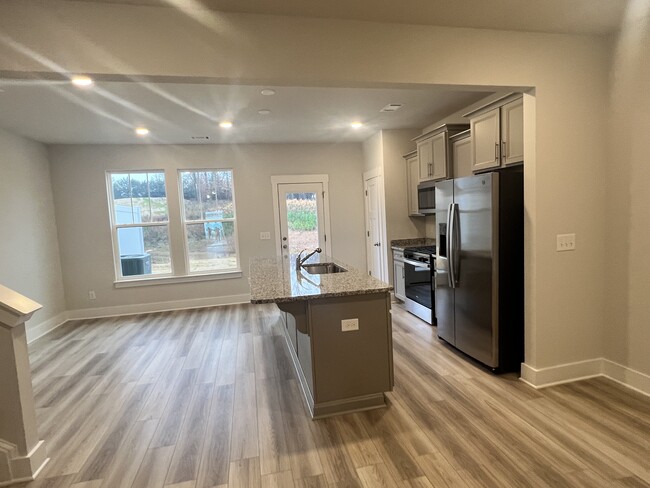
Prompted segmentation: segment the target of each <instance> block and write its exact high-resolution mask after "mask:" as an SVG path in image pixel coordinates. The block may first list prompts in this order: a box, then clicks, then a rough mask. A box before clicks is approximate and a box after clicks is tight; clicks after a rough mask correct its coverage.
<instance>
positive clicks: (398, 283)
mask: <svg viewBox="0 0 650 488" xmlns="http://www.w3.org/2000/svg"><path fill="white" fill-rule="evenodd" d="M393 272H394V274H393V282H394V283H393V286H394V287H395V298H399V299H400V300H402V301H404V300H405V299H406V288H404V263H403V262H402V261H395V264H394V269H393Z"/></svg>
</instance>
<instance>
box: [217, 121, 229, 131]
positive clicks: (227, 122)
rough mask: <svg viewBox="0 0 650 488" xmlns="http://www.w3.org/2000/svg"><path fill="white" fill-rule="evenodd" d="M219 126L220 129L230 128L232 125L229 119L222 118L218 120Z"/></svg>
mask: <svg viewBox="0 0 650 488" xmlns="http://www.w3.org/2000/svg"><path fill="white" fill-rule="evenodd" d="M219 127H221V128H222V129H230V128H231V127H232V122H231V121H229V120H224V121H223V122H219Z"/></svg>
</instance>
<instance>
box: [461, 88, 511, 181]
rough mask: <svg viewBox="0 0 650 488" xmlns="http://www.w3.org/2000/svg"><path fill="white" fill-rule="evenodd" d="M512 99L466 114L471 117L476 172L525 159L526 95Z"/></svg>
mask: <svg viewBox="0 0 650 488" xmlns="http://www.w3.org/2000/svg"><path fill="white" fill-rule="evenodd" d="M508 100H509V101H507V102H506V103H503V100H501V101H500V103H501V104H500V105H499V104H498V102H495V103H494V104H491V105H490V106H489V107H483V108H482V109H480V111H475V112H473V113H470V114H467V115H466V116H469V117H471V118H470V128H471V133H472V139H471V149H472V151H471V157H472V171H474V172H475V173H478V172H481V171H485V170H488V169H493V168H499V167H501V166H507V165H509V164H515V163H521V162H522V161H523V160H524V110H523V99H522V98H521V97H518V98H515V99H512V97H509V98H508Z"/></svg>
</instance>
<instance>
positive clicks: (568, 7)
mask: <svg viewBox="0 0 650 488" xmlns="http://www.w3.org/2000/svg"><path fill="white" fill-rule="evenodd" d="M71 1H90V2H98V3H120V4H134V5H157V6H161V5H162V6H169V7H174V8H181V9H188V8H196V7H197V6H200V7H206V8H210V9H213V10H219V11H223V12H242V13H255V14H270V15H288V16H294V17H315V18H328V19H350V20H367V21H375V22H388V23H401V24H420V25H438V26H449V27H473V28H478V29H500V30H516V31H531V32H555V33H574V34H601V35H602V34H609V33H612V32H615V31H616V30H618V28H619V26H620V22H621V19H622V18H623V13H624V11H625V6H626V4H627V0H456V1H450V0H401V1H387V0H383V1H378V0H326V1H323V0H282V1H277V0H276V1H269V0H267V1H262V0H71Z"/></svg>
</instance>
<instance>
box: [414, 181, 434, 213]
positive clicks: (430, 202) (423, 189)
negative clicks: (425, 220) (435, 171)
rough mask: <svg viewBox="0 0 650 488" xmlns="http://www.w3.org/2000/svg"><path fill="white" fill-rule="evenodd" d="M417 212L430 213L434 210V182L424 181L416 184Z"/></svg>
mask: <svg viewBox="0 0 650 488" xmlns="http://www.w3.org/2000/svg"><path fill="white" fill-rule="evenodd" d="M418 212H419V213H421V214H432V213H435V212H436V183H435V182H434V181H424V182H422V183H420V184H419V185H418Z"/></svg>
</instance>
